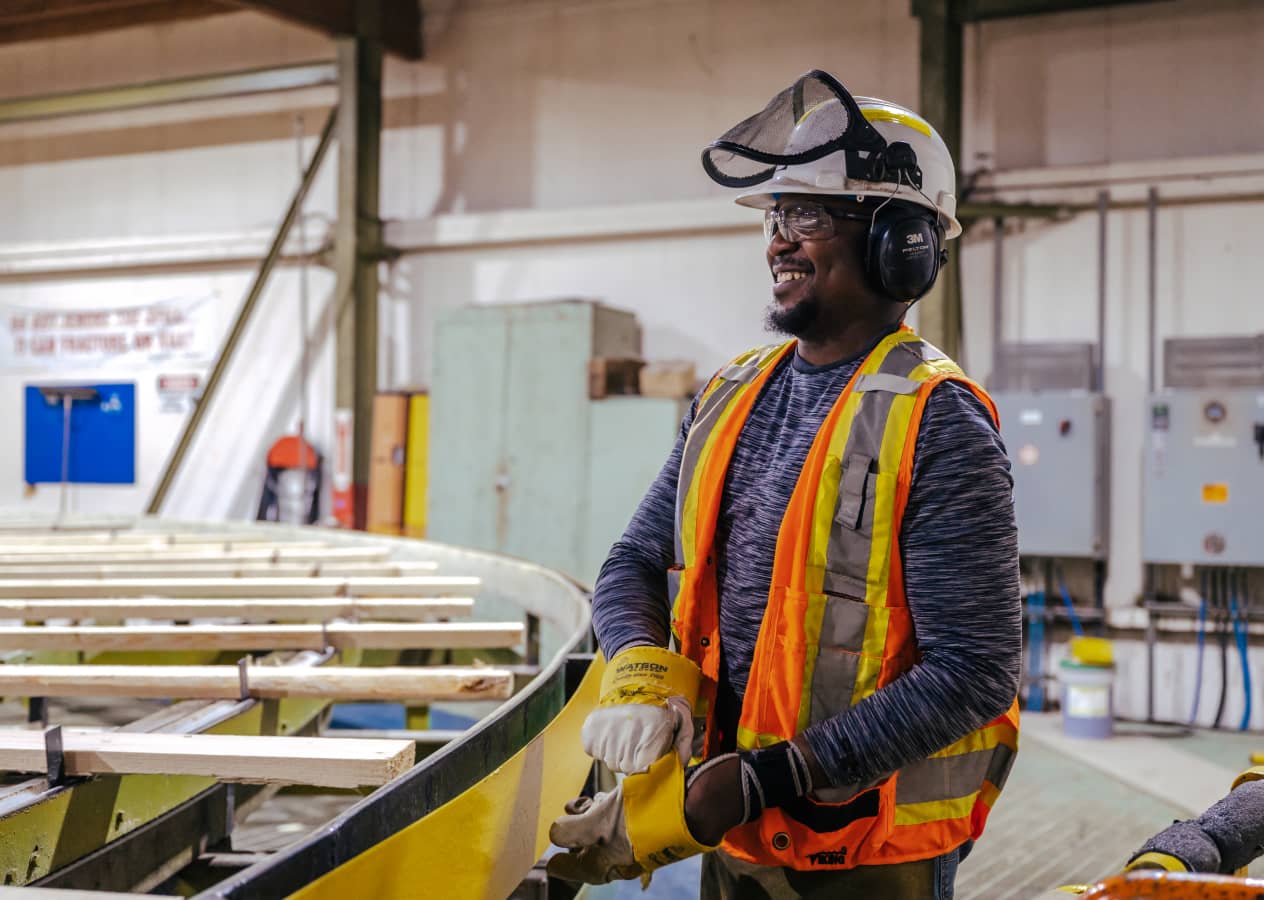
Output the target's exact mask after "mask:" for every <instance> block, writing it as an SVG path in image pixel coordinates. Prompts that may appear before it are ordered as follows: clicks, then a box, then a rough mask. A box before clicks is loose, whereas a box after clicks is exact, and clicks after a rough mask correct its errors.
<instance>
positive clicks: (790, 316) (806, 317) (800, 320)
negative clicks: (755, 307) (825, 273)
mask: <svg viewBox="0 0 1264 900" xmlns="http://www.w3.org/2000/svg"><path fill="white" fill-rule="evenodd" d="M820 316H821V301H819V300H817V299H816V295H815V294H808V295H807V296H806V297H804V298H803V299H802V300H800V301H799V302H798V303H796V304H794V306H791V307H790V308H789V309H783V308H782V307H781V306H780V305H779V304H778V303H777V301H775V300H774V301H773V303H772V306H770V307H768V312H767V313H766V314H765V315H764V327H765V329H767V330H768V331H771V332H774V333H775V334H785V335H789V336H790V337H796V338H801V337H805V336H806V335H807V334H808V333H809V332H810V331H811V330H812V327H813V326H814V325H816V323H817V320H818V319H820Z"/></svg>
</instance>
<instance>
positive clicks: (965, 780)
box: [895, 744, 1014, 804]
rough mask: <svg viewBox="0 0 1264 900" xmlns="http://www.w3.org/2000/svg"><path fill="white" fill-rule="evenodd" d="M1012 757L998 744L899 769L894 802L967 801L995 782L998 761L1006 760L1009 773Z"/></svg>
mask: <svg viewBox="0 0 1264 900" xmlns="http://www.w3.org/2000/svg"><path fill="white" fill-rule="evenodd" d="M1013 755H1014V754H1013V751H1011V750H1010V749H1009V747H1007V746H1005V745H1004V744H998V745H997V746H996V747H992V748H989V749H987V750H973V751H971V752H969V753H961V754H958V755H956V756H933V757H931V758H929V759H923V760H918V761H917V762H915V763H911V764H910V765H907V766H905V767H904V768H903V769H900V773H899V775H898V777H897V780H896V782H895V802H896V803H899V804H904V803H930V802H932V801H934V800H953V799H956V798H958V797H968V796H970V795H971V794H973V793H974V792H975V791H977V790H979V789H980V788H981V787H983V782H984V780H987V781H992V779H991V772H992V770H993V768H994V767H995V766H996V765H997V760H998V758H1000V757H1004V758H1005V761H1006V762H1005V765H1004V766H1003V769H1004V771H1005V772H1008V762H1009V761H1011V760H1012V759H1013ZM1002 780H1003V779H1002ZM992 783H993V784H996V782H992ZM997 787H998V788H999V787H1001V785H999V784H998V785H997Z"/></svg>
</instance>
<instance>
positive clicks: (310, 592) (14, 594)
mask: <svg viewBox="0 0 1264 900" xmlns="http://www.w3.org/2000/svg"><path fill="white" fill-rule="evenodd" d="M479 584H480V582H479V579H477V578H472V577H464V576H452V575H446V576H445V575H416V576H408V577H403V578H354V577H353V578H324V577H320V578H118V579H112V580H109V581H104V580H100V579H94V578H49V579H21V580H13V581H0V599H8V600H38V599H43V598H49V599H52V598H62V599H67V600H69V599H72V598H79V597H101V598H105V597H113V598H117V599H122V598H126V597H205V598H208V599H210V598H215V597H443V596H450V595H457V596H464V595H468V594H469V593H470V592H471V591H472V590H474V589H476V588H478V586H479Z"/></svg>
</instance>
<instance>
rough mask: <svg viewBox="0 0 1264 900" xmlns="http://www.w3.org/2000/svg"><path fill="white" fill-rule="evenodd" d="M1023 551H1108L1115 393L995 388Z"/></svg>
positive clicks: (1096, 555)
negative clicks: (1007, 453)
mask: <svg viewBox="0 0 1264 900" xmlns="http://www.w3.org/2000/svg"><path fill="white" fill-rule="evenodd" d="M992 399H993V400H995V401H996V406H997V409H998V411H999V412H1000V415H1001V437H1002V438H1003V439H1004V440H1005V447H1006V449H1007V450H1008V451H1009V458H1010V463H1011V465H1012V471H1013V475H1014V511H1015V515H1016V516H1017V519H1018V550H1019V553H1021V554H1022V555H1024V556H1040V557H1079V558H1084V559H1105V558H1106V556H1107V553H1108V551H1109V549H1110V548H1109V537H1108V535H1109V523H1110V400H1109V399H1108V398H1107V397H1105V396H1103V395H1101V394H1097V393H1091V392H1088V391H1080V390H1074V391H996V392H993V394H992Z"/></svg>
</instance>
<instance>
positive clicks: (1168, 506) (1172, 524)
mask: <svg viewBox="0 0 1264 900" xmlns="http://www.w3.org/2000/svg"><path fill="white" fill-rule="evenodd" d="M1146 425H1147V429H1146V444H1145V459H1144V464H1143V468H1144V476H1143V477H1144V495H1143V497H1142V505H1143V509H1144V516H1143V525H1142V540H1141V550H1142V557H1143V558H1144V560H1145V561H1146V562H1150V563H1194V564H1201V565H1216V566H1262V565H1264V533H1262V532H1261V528H1260V517H1261V512H1262V511H1264V388H1256V389H1250V388H1242V387H1223V388H1216V387H1204V388H1185V389H1179V390H1177V389H1171V390H1167V391H1165V392H1163V393H1159V394H1155V395H1153V396H1151V397H1150V398H1149V402H1148V411H1147V422H1146Z"/></svg>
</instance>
